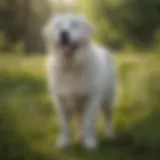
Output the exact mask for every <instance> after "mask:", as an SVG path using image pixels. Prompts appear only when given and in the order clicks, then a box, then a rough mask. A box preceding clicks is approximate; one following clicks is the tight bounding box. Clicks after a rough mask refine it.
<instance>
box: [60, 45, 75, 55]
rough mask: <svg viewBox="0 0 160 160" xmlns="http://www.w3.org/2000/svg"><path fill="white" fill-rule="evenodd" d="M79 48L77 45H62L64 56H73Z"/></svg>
mask: <svg viewBox="0 0 160 160" xmlns="http://www.w3.org/2000/svg"><path fill="white" fill-rule="evenodd" d="M77 46H78V45H77V44H65V45H61V49H62V52H63V53H64V54H73V53H74V52H75V50H76V49H77Z"/></svg>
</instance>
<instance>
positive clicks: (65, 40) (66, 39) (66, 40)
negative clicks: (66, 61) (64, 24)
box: [60, 31, 69, 45]
mask: <svg viewBox="0 0 160 160" xmlns="http://www.w3.org/2000/svg"><path fill="white" fill-rule="evenodd" d="M60 43H61V44H62V45H67V44H68V43H69V34H68V32H67V31H62V32H61V33H60Z"/></svg>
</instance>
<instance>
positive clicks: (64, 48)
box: [63, 46, 71, 53]
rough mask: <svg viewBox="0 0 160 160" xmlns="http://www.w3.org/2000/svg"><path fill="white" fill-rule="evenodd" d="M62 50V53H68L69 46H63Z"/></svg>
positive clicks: (69, 50)
mask: <svg viewBox="0 0 160 160" xmlns="http://www.w3.org/2000/svg"><path fill="white" fill-rule="evenodd" d="M63 51H64V53H70V52H71V47H70V46H64V47H63Z"/></svg>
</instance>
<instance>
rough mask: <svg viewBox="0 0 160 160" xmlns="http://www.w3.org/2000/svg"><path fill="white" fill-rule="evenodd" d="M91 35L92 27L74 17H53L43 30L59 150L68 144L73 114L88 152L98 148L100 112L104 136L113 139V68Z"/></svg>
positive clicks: (62, 15)
mask: <svg viewBox="0 0 160 160" xmlns="http://www.w3.org/2000/svg"><path fill="white" fill-rule="evenodd" d="M93 32H94V29H93V26H92V25H91V24H90V23H89V22H88V21H87V20H86V19H85V18H84V17H83V16H81V15H77V14H60V15H56V16H54V17H52V18H51V20H49V22H48V23H47V25H46V26H45V27H44V30H43V35H44V40H45V42H46V48H47V50H48V52H49V61H48V62H47V64H48V69H49V88H50V90H51V92H52V93H53V96H54V100H55V103H56V109H57V113H58V115H59V118H60V128H61V136H60V140H59V141H58V146H59V147H60V148H65V147H67V146H69V145H70V143H71V136H70V119H71V115H73V114H76V113H78V114H77V117H78V118H79V125H78V127H79V134H80V138H82V139H81V140H82V143H83V145H84V147H86V148H87V149H95V148H96V147H97V139H96V126H97V123H96V122H97V117H98V115H99V111H100V110H103V114H104V117H105V131H106V136H108V137H110V138H113V136H114V128H113V120H112V119H113V113H114V108H115V107H114V106H115V97H116V85H117V82H116V80H117V78H116V70H115V65H114V63H113V60H112V56H111V54H110V53H109V51H107V50H105V49H104V48H102V47H99V46H98V45H96V44H94V43H93V42H92V41H91V38H92V35H93Z"/></svg>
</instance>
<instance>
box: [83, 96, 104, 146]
mask: <svg viewBox="0 0 160 160" xmlns="http://www.w3.org/2000/svg"><path fill="white" fill-rule="evenodd" d="M100 105H101V96H99V95H93V96H92V97H91V98H90V99H89V101H88V103H87V105H86V106H85V110H84V115H83V122H82V137H83V143H84V147H85V148H87V149H95V148H96V147H97V140H96V133H97V130H96V127H97V118H98V115H99V110H100Z"/></svg>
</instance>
